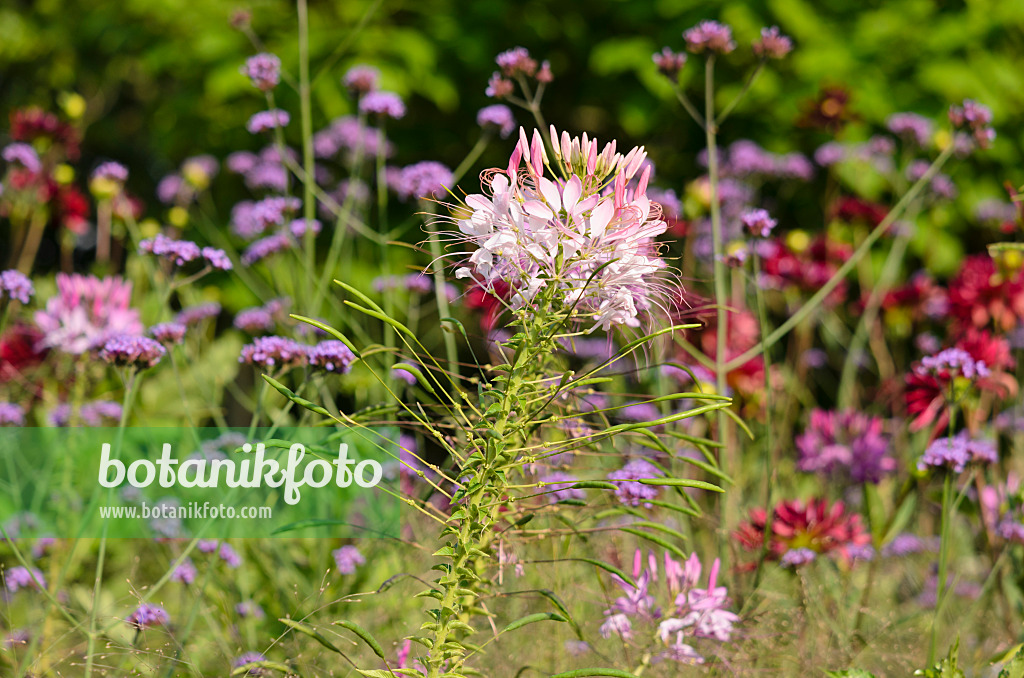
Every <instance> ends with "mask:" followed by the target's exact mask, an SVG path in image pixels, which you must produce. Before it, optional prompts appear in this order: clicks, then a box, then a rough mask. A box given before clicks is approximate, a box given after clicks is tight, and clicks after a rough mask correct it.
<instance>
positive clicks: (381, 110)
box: [359, 91, 405, 120]
mask: <svg viewBox="0 0 1024 678" xmlns="http://www.w3.org/2000/svg"><path fill="white" fill-rule="evenodd" d="M359 112H360V113H364V114H366V115H376V116H380V117H381V118H391V119H392V120H398V119H399V118H402V117H404V116H405V104H404V103H402V98H401V97H400V96H398V95H397V94H395V93H394V92H384V91H377V92H370V93H369V94H366V95H365V96H364V97H363V98H362V99H360V100H359Z"/></svg>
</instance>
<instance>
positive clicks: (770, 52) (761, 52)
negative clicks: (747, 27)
mask: <svg viewBox="0 0 1024 678" xmlns="http://www.w3.org/2000/svg"><path fill="white" fill-rule="evenodd" d="M753 49H754V54H756V55H757V56H759V57H761V58H762V59H782V58H783V57H785V56H786V55H787V54H789V53H790V52H791V51H793V41H792V40H790V39H789V38H788V37H786V36H785V35H782V33H780V32H779V27H778V26H772V27H771V28H762V29H761V38H760V39H759V40H758V41H757V42H755V43H754V46H753Z"/></svg>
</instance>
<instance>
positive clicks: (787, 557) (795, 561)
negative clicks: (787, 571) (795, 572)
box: [779, 548, 818, 568]
mask: <svg viewBox="0 0 1024 678" xmlns="http://www.w3.org/2000/svg"><path fill="white" fill-rule="evenodd" d="M817 557H818V554H817V553H815V552H814V551H812V550H811V549H806V548H795V549H790V550H788V551H786V552H785V553H783V554H782V557H781V558H779V564H780V565H782V566H783V567H792V568H797V567H800V566H801V565H806V564H807V563H810V562H811V561H813V560H814V559H815V558H817Z"/></svg>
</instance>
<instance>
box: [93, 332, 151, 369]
mask: <svg viewBox="0 0 1024 678" xmlns="http://www.w3.org/2000/svg"><path fill="white" fill-rule="evenodd" d="M166 353H167V349H165V348H164V347H163V345H161V344H160V343H159V342H156V341H154V340H152V339H150V338H149V337H138V336H131V335H124V334H123V335H120V336H116V337H112V338H110V339H108V340H107V341H106V343H104V344H103V348H101V349H100V352H99V357H100V359H101V360H104V361H106V362H108V363H110V364H111V365H117V366H118V367H142V368H145V367H153V366H154V365H156V364H157V363H158V362H160V359H161V358H163V357H164V355H165V354H166Z"/></svg>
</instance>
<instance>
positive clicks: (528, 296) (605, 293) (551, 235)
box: [456, 128, 668, 330]
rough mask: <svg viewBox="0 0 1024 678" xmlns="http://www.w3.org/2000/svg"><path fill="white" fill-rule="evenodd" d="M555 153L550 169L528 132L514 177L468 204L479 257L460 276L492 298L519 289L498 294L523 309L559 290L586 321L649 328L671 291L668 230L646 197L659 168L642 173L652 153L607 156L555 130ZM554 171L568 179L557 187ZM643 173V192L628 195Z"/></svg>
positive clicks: (464, 227)
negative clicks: (648, 316) (662, 244)
mask: <svg viewBox="0 0 1024 678" xmlns="http://www.w3.org/2000/svg"><path fill="white" fill-rule="evenodd" d="M551 148H552V149H553V150H554V151H555V158H554V159H553V161H551V162H550V163H548V164H547V165H546V162H545V156H546V151H545V149H544V144H543V142H542V140H541V136H540V133H539V132H536V131H535V132H534V135H533V140H532V142H531V141H528V140H527V137H526V132H525V130H522V129H521V130H520V138H519V144H518V145H517V146H516V149H515V151H514V153H513V155H512V158H511V160H510V162H509V166H508V169H507V170H498V171H494V172H487V173H485V177H486V179H485V180H486V181H487V183H488V184H489V186H488V189H489V190H487V193H486V194H475V195H469V196H467V197H466V200H465V202H466V205H467V206H468V207H469V208H470V209H471V210H472V211H473V212H472V215H471V216H469V217H468V218H461V219H458V220H457V223H458V227H459V231H460V232H461V234H462V236H461V237H462V239H463V240H464V241H465V242H466V243H468V244H472V245H474V246H475V250H472V251H470V252H466V253H465V254H466V255H467V260H466V262H465V263H466V265H464V266H461V267H459V268H457V269H456V277H458V278H471V279H472V280H473V281H474V282H475V283H477V285H478V286H480V287H481V288H483V289H485V290H487V291H489V292H494V291H495V290H503V289H507V288H511V292H512V293H511V295H502V293H501V292H498V293H496V294H495V295H494V296H498V297H499V298H503V297H508V296H510V297H511V299H510V302H511V305H512V307H513V308H515V309H519V308H524V307H527V306H529V304H530V303H531V302H532V300H533V299H534V298H535V297H536V296H537V294H538V293H539V292H540V291H541V290H542V289H544V288H546V287H548V286H554V287H555V288H557V293H556V295H555V296H557V297H558V298H559V299H562V300H563V301H564V303H565V304H566V306H567V307H571V308H572V309H573V314H574V316H575V318H576V320H577V322H581V323H582V322H590V323H592V325H593V327H594V328H597V327H600V328H602V329H604V330H608V329H610V328H611V327H613V326H615V325H625V326H627V327H639V326H640V324H641V321H640V319H639V317H638V316H640V315H641V314H643V313H645V312H646V311H647V310H649V309H651V308H652V307H653V306H654V305H655V304H657V303H658V297H659V296H660V295H662V294H666V293H667V289H666V287H665V285H666V284H667V283H665V282H662V281H661V280H660V279H659V275H658V274H659V273H661V272H662V271H663V270H664V269H665V263H664V262H663V261H662V260H661V258H660V257H659V256H658V252H659V250H658V245H657V243H656V242H655V241H654V238H655V237H657V236H658V235H660V234H661V233H664V232H665V230H666V229H667V227H668V225H667V224H666V223H665V221H663V220H662V219H660V210H658V209H656V208H655V209H653V210H652V204H651V201H650V199H649V198H648V197H647V195H646V191H647V182H648V179H649V177H650V167H648V168H646V169H644V170H643V172H642V173H640V172H639V170H640V167H641V165H642V163H643V161H644V159H645V158H646V151H645V150H644V149H643V148H642V147H640V148H634V149H632V150H631V151H630V152H629V153H628V154H626V155H625V156H623V155H622V154H619V153H616V152H615V144H614V143H611V144H608V145H606V146H605V147H604V149H603V150H602V151H601V153H600V154H598V147H597V140H596V139H590V138H589V137H588V135H586V134H584V135H583V137H582V139H580V138H577V139H571V138H570V137H569V135H568V134H566V133H563V134H562V135H561V137H559V135H558V133H557V132H556V131H555V129H554V128H552V129H551ZM523 161H525V167H524V166H523V164H524V163H523ZM546 166H548V167H554V168H557V170H558V171H557V172H556V174H562V175H563V176H565V177H568V178H567V179H559V178H557V177H556V179H555V180H554V181H553V180H549V179H547V178H546V177H544V176H543V175H544V171H545V168H546ZM638 173H639V176H640V178H639V180H638V182H637V184H636V188H632V186H629V187H627V184H628V182H630V180H631V179H633V177H634V176H636V175H637V174H638ZM601 186H605V187H607V190H605V191H599V190H598V187H601ZM457 237H458V236H457Z"/></svg>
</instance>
